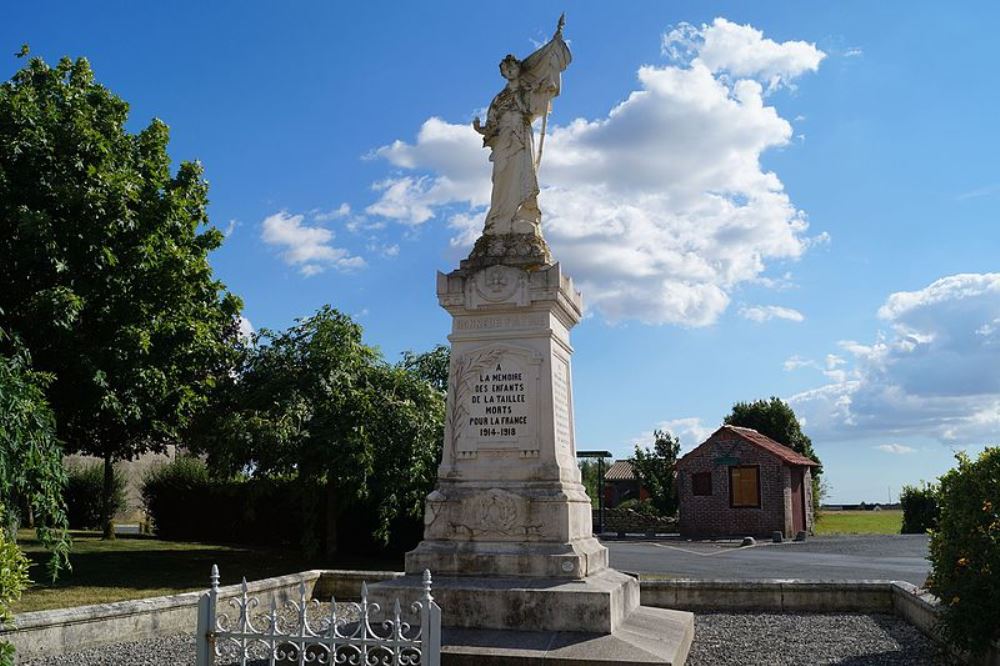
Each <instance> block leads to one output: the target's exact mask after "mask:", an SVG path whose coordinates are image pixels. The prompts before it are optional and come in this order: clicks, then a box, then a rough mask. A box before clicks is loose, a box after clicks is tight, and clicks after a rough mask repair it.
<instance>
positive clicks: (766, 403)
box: [723, 396, 825, 516]
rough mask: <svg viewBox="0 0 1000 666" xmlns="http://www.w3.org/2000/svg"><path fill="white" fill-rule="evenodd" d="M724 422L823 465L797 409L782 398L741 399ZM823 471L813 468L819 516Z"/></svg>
mask: <svg viewBox="0 0 1000 666" xmlns="http://www.w3.org/2000/svg"><path fill="white" fill-rule="evenodd" d="M723 423H725V424H726V425H732V426H740V427H743V428H753V429H754V430H756V431H757V432H759V433H760V434H762V435H766V436H768V437H770V438H771V439H773V440H774V441H776V442H778V443H779V444H784V445H785V446H787V447H789V448H791V449H793V450H794V451H796V452H797V453H800V454H802V455H804V456H805V457H806V458H809V459H810V460H815V461H816V463H817V464H822V463H821V462H820V459H819V456H817V455H816V452H815V451H814V450H813V446H812V440H811V439H809V437H807V436H806V434H805V433H804V432H802V426H801V425H799V419H798V418H797V417H796V416H795V411H794V410H793V409H792V408H791V407H790V406H789V405H788V403H786V402H785V401H784V400H782V399H781V398H776V397H774V396H772V397H771V398H770V399H768V400H754V401H753V402H738V403H736V404H735V405H733V411H732V412H730V414H729V415H728V416H726V418H725V419H723ZM822 473H823V468H822V467H814V468H813V469H812V505H813V515H817V516H818V515H819V506H820V499H821V497H822V496H823V495H824V494H825V490H824V487H823V484H822V482H821V480H820V475H821V474H822Z"/></svg>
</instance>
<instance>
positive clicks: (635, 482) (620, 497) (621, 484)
mask: <svg viewBox="0 0 1000 666" xmlns="http://www.w3.org/2000/svg"><path fill="white" fill-rule="evenodd" d="M648 498H649V491H648V490H646V487H645V486H644V485H642V482H641V481H640V480H639V477H638V476H637V475H636V473H635V468H634V467H633V466H632V461H630V460H616V461H615V463H614V464H613V465H611V467H609V468H608V471H607V472H605V473H604V506H606V507H608V508H609V509H613V508H615V507H616V506H618V505H619V504H621V503H622V502H624V501H625V500H630V499H634V500H639V501H640V502H642V501H643V500H646V499H648Z"/></svg>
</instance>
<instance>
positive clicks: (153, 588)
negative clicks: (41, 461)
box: [13, 530, 402, 613]
mask: <svg viewBox="0 0 1000 666" xmlns="http://www.w3.org/2000/svg"><path fill="white" fill-rule="evenodd" d="M72 536H73V552H72V554H71V556H70V562H71V563H72V566H73V571H71V572H68V573H65V574H63V575H62V576H61V577H60V578H59V580H58V581H57V582H56V583H55V585H51V584H48V581H47V579H46V577H45V570H44V568H43V566H42V563H44V561H45V559H46V557H47V554H46V552H45V551H44V550H43V549H42V547H41V545H40V544H39V543H38V541H37V540H36V538H35V533H34V531H33V530H21V531H20V532H19V533H18V542H19V543H20V544H21V547H22V548H24V550H25V552H26V553H27V554H28V556H29V557H30V558H31V559H32V561H33V563H34V565H33V566H32V568H31V577H32V579H33V580H35V581H36V582H35V584H34V585H33V586H32V587H31V588H29V589H28V590H27V591H25V593H24V596H23V597H22V599H21V601H19V602H18V603H16V604H14V607H13V610H14V612H15V613H25V612H28V611H36V610H45V609H48V608H68V607H70V606H83V605H87V604H99V603H108V602H112V601H124V600H126V599H141V598H143V597H155V596H161V595H165V594H177V593H178V592H187V591H190V590H199V589H204V588H206V587H208V575H209V571H210V570H211V568H212V564H218V565H219V570H220V573H221V576H222V583H223V585H227V584H231V583H237V582H239V580H240V578H241V577H243V576H246V578H247V580H256V579H259V578H267V577H269V576H280V575H284V574H290V573H295V572H298V571H304V570H306V569H320V568H341V569H359V568H368V569H391V570H393V571H399V570H401V569H402V558H389V557H383V558H364V559H359V558H355V559H353V560H350V559H344V560H338V561H333V562H326V561H323V560H321V559H314V560H307V559H305V558H304V557H302V556H301V555H299V554H298V553H297V552H296V551H295V550H294V549H281V548H265V547H258V546H239V545H223V544H209V543H189V542H180V541H161V540H159V539H155V538H152V537H147V536H119V537H118V538H117V539H116V540H114V541H101V539H100V535H99V534H98V533H96V532H80V531H74V532H73V535H72ZM397 559H398V561H397Z"/></svg>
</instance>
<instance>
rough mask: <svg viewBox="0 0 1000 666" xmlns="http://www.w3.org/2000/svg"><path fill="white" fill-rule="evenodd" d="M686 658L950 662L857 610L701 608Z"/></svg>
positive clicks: (884, 620)
mask: <svg viewBox="0 0 1000 666" xmlns="http://www.w3.org/2000/svg"><path fill="white" fill-rule="evenodd" d="M687 663H688V666H726V665H727V664H739V665H741V666H742V665H746V664H767V665H768V666H770V665H779V664H780V665H782V666H784V665H788V664H849V665H851V666H862V665H865V666H868V665H870V666H876V665H877V666H894V665H897V664H898V665H900V666H902V665H904V664H905V665H906V666H931V665H936V664H945V663H948V662H947V661H946V660H944V659H943V658H942V656H941V655H940V654H939V652H938V651H937V650H936V648H935V647H934V644H933V643H932V642H931V641H930V640H929V639H928V638H926V637H925V636H924V635H923V634H921V633H920V632H919V631H917V630H916V629H915V628H913V627H912V626H910V625H909V624H907V623H906V622H904V621H903V620H900V619H899V618H897V617H895V616H894V615H880V614H858V613H810V614H803V615H797V614H791V613H785V614H778V613H774V614H768V613H699V614H697V615H696V616H695V641H694V645H693V646H692V648H691V655H690V657H689V658H688V661H687ZM189 664H194V638H193V637H192V636H191V635H189V634H184V635H179V636H169V637H165V638H158V639H154V640H148V641H142V642H136V643H120V644H118V645H115V646H114V647H113V648H112V647H106V648H98V649H92V650H85V651H82V652H77V653H74V654H67V655H63V656H60V657H54V658H49V659H42V660H38V661H31V662H23V666H70V665H72V666H112V665H114V666H174V665H178V666H180V665H185V666H187V665H189Z"/></svg>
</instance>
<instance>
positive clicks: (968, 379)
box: [786, 273, 1000, 445]
mask: <svg viewBox="0 0 1000 666" xmlns="http://www.w3.org/2000/svg"><path fill="white" fill-rule="evenodd" d="M878 315H879V317H880V318H881V319H882V320H884V321H885V322H886V323H887V324H888V326H889V329H890V330H889V331H888V332H882V333H879V334H878V335H877V336H876V337H875V340H874V342H872V343H871V344H863V343H860V342H856V341H851V340H848V341H844V342H841V343H840V347H841V349H842V350H843V351H844V352H845V353H847V354H849V355H850V357H851V361H852V363H851V367H850V368H844V367H837V366H841V365H843V364H841V363H838V364H837V365H836V366H834V367H832V368H828V370H829V371H830V372H828V373H827V375H828V376H829V377H830V378H831V379H832V380H833V381H832V382H831V383H829V384H826V385H825V386H821V387H818V388H815V389H812V390H810V391H806V392H803V393H800V394H798V395H796V396H793V397H792V398H791V399H790V401H791V402H792V404H793V406H794V407H795V409H796V411H797V412H799V411H800V410H801V411H802V413H804V414H805V415H806V416H807V417H808V418H809V420H810V424H811V427H812V429H813V431H814V432H816V433H817V436H823V437H830V438H832V437H846V436H877V435H914V436H916V435H920V436H926V437H934V438H936V439H938V440H939V441H941V442H943V443H948V444H956V445H964V444H983V443H987V442H991V441H995V440H996V438H997V436H998V434H1000V371H998V369H1000V344H998V342H1000V340H998V336H997V334H996V332H995V331H994V329H993V325H994V323H995V322H996V321H997V319H998V318H1000V273H986V274H975V273H967V274H960V275H951V276H948V277H944V278H941V279H939V280H936V281H935V282H933V283H932V284H930V285H928V286H927V287H926V288H924V289H920V290H917V291H907V292H898V293H894V294H892V295H890V296H889V297H888V298H887V299H886V302H885V304H884V305H883V306H882V307H881V308H879V311H878ZM835 358H838V359H839V358H840V357H835ZM786 367H787V362H786Z"/></svg>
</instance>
